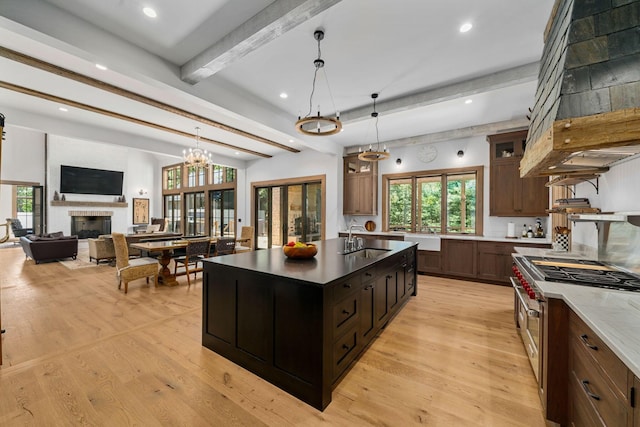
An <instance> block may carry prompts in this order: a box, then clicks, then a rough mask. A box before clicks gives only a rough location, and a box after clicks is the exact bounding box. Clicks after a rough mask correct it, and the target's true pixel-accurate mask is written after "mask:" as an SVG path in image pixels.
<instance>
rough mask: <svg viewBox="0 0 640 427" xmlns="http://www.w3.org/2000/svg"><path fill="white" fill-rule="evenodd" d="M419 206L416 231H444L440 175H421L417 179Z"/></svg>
mask: <svg viewBox="0 0 640 427" xmlns="http://www.w3.org/2000/svg"><path fill="white" fill-rule="evenodd" d="M417 184H418V194H417V197H418V200H417V205H418V208H419V213H418V218H417V220H418V223H417V224H416V232H419V233H441V232H442V228H441V227H442V210H441V207H442V179H441V177H440V176H430V177H421V178H418V179H417Z"/></svg>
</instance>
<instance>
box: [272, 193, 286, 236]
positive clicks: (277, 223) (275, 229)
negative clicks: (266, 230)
mask: <svg viewBox="0 0 640 427" xmlns="http://www.w3.org/2000/svg"><path fill="white" fill-rule="evenodd" d="M282 193H283V188H282V187H273V188H272V189H271V206H270V207H271V214H270V217H271V228H270V231H271V245H270V246H269V247H278V246H282V245H283V244H284V243H283V241H282V240H283V236H282V235H283V224H284V223H285V222H284V219H283V218H282V216H283V212H282Z"/></svg>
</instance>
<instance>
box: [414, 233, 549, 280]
mask: <svg viewBox="0 0 640 427" xmlns="http://www.w3.org/2000/svg"><path fill="white" fill-rule="evenodd" d="M518 245H519V243H518V242H514V243H511V242H495V241H486V240H485V241H479V240H466V239H442V240H441V250H440V251H418V272H419V273H427V274H428V273H432V274H436V275H437V274H442V275H444V276H448V277H461V278H465V279H475V280H480V281H485V282H491V283H499V284H505V285H508V284H510V283H511V282H510V281H509V277H510V276H511V274H512V271H511V266H512V264H513V260H512V258H511V254H512V253H514V252H515V249H514V247H515V246H518ZM520 245H526V246H527V247H530V248H550V247H551V245H549V244H546V243H524V244H522V243H521V244H520Z"/></svg>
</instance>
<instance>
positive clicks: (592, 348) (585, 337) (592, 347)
mask: <svg viewBox="0 0 640 427" xmlns="http://www.w3.org/2000/svg"><path fill="white" fill-rule="evenodd" d="M580 339H581V340H582V342H583V343H584V345H586V346H587V347H589V348H590V349H591V350H595V351H598V346H597V345H593V344H591V343H590V342H589V337H588V336H587V334H582V335H580Z"/></svg>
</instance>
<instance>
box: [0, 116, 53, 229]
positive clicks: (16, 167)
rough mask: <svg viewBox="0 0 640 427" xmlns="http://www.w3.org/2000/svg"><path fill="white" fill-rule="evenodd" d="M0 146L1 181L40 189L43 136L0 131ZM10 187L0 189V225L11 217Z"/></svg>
mask: <svg viewBox="0 0 640 427" xmlns="http://www.w3.org/2000/svg"><path fill="white" fill-rule="evenodd" d="M4 129H5V132H6V137H5V138H6V139H5V141H3V142H2V167H1V173H0V179H1V180H2V181H20V182H31V183H36V184H40V185H44V178H45V176H44V164H45V163H44V156H45V155H44V134H42V133H41V132H34V131H31V130H28V129H23V128H19V127H15V126H13V127H11V126H7V127H5V128H4ZM12 197H13V186H12V185H0V222H3V223H4V219H5V218H9V217H12V216H13V206H12Z"/></svg>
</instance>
